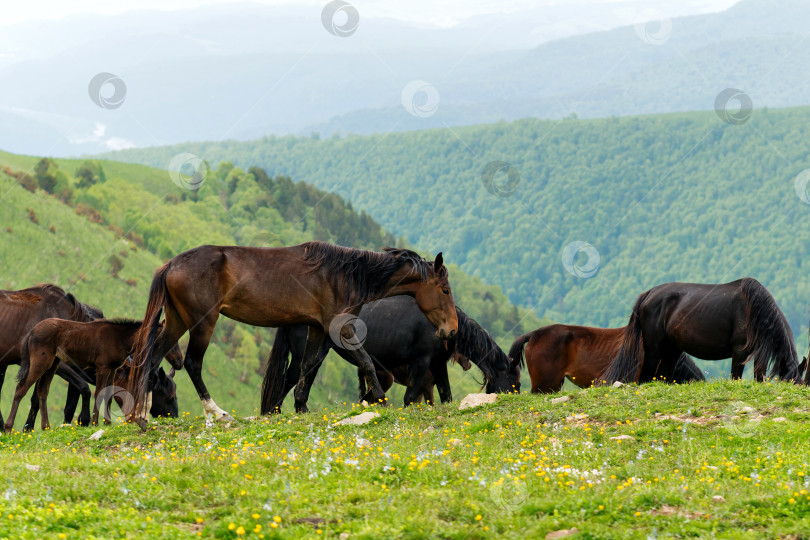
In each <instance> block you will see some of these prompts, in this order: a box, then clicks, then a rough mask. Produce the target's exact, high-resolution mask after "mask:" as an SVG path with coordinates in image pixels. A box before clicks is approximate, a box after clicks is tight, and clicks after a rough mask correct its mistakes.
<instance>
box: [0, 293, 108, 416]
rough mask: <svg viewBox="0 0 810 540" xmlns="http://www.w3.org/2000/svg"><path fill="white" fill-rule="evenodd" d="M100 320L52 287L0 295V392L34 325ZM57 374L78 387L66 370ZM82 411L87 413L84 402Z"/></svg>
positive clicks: (98, 313)
mask: <svg viewBox="0 0 810 540" xmlns="http://www.w3.org/2000/svg"><path fill="white" fill-rule="evenodd" d="M103 316H104V315H103V314H102V313H101V310H100V309H96V308H94V307H92V306H89V305H87V304H82V303H81V302H79V301H78V300H76V297H75V296H73V295H72V294H70V293H67V292H65V291H64V290H62V289H61V288H59V287H57V286H56V285H51V284H46V283H43V284H41V285H37V286H36V287H30V288H28V289H22V290H19V291H0V390H1V389H2V386H3V380H4V379H5V377H6V369H8V366H10V365H13V364H19V363H20V342H21V341H22V340H23V338H24V337H25V336H26V334H28V332H29V331H31V329H32V328H33V327H34V326H35V325H36V324H37V323H38V322H40V321H42V320H45V319H48V318H50V317H57V318H60V319H68V320H71V321H83V322H86V321H92V320H94V319H100V318H101V317H103ZM57 373H58V374H59V375H60V376H62V378H64V379H65V380H67V381H68V382H70V383H72V384H81V382H80V380H76V379H75V378H74V377H73V376H72V375H73V374H72V373H70V372H69V371H68V370H60V371H59V372H57ZM83 409H84V410H87V407H86V402H85V407H83ZM2 422H3V415H2V413H0V424H2Z"/></svg>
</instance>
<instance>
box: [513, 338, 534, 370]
mask: <svg viewBox="0 0 810 540" xmlns="http://www.w3.org/2000/svg"><path fill="white" fill-rule="evenodd" d="M534 332H535V331H532V332H529V333H528V334H523V335H522V336H520V337H518V338H515V341H513V342H512V346H511V347H510V348H509V362H510V363H511V364H512V365H513V366H514V365H519V366H520V367H521V369H522V368H523V367H524V366H525V365H526V359H525V358H524V356H523V349H524V347H525V346H526V343H528V342H529V340H530V339H532V336H533V335H534Z"/></svg>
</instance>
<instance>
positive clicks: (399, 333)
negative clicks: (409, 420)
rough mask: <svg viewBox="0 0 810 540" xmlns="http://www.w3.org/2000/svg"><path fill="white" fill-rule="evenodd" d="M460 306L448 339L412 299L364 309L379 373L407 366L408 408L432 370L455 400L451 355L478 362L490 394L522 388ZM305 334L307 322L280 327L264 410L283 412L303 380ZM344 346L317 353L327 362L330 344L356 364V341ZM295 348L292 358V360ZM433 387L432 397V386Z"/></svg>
mask: <svg viewBox="0 0 810 540" xmlns="http://www.w3.org/2000/svg"><path fill="white" fill-rule="evenodd" d="M455 309H456V318H457V319H458V333H457V334H456V335H455V337H454V338H452V339H451V340H449V341H446V342H445V341H443V340H441V339H438V338H437V337H436V336H435V332H434V331H433V327H432V325H431V324H430V321H428V320H427V318H425V316H424V315H423V314H422V313H421V312H420V311H419V308H418V307H417V306H416V303H415V302H414V300H413V299H412V298H408V297H393V298H386V299H383V300H378V301H376V302H371V303H368V304H366V305H365V306H363V308H362V309H361V310H360V314H359V319H360V321H362V323H363V324H364V325H365V327H366V329H367V331H366V338H365V342H364V343H363V347H364V348H365V349H366V351H367V352H368V353H369V354H370V355H371V357H372V359H373V361H374V362H375V364H376V368H377V373H378V374H379V373H380V372H381V371H382V372H385V373H388V374H389V377H390V380H391V382H393V380H394V378H395V377H394V376H395V375H397V373H398V374H400V375H405V373H402V371H401V370H402V369H403V368H408V371H407V372H406V373H407V375H406V378H400V379H399V381H397V382H400V381H402V382H401V384H405V385H406V386H407V389H406V391H405V406H408V405H410V404H411V403H413V402H415V401H416V400H417V398H418V396H419V395H420V394H422V395H425V392H424V388H425V383H424V376H425V374H426V373H427V371H428V370H429V371H430V372H431V374H432V376H433V377H434V378H435V383H436V387H437V388H438V390H439V396H440V398H441V400H442V403H446V402H448V401H452V399H453V396H452V393H451V391H450V382H449V379H448V377H447V361H448V360H449V359H450V358H451V357H452V356H455V357H457V358H466V359H469V360H470V361H472V362H473V363H475V364H476V365H478V367H479V368H480V369H481V371H482V372H483V373H484V379H485V384H486V387H487V391H488V392H490V393H494V392H514V391H518V392H519V391H520V365H516V364H512V363H510V362H509V359H508V358H507V357H506V355H505V354H504V352H503V351H502V350H501V348H500V347H498V344H497V343H495V340H493V339H492V337H490V335H489V334H487V332H486V331H485V330H484V329H483V328H481V327H480V326H479V325H478V323H477V322H475V321H474V320H473V319H472V318H471V317H469V316H467V314H466V313H464V312H463V311H462V310H461V309H459V308H458V307H456V308H455ZM355 324H356V323H355ZM306 335H307V327H306V326H305V325H299V326H294V327H283V328H279V330H278V332H277V333H276V339H275V341H274V343H273V349H272V350H271V351H270V358H269V359H268V361H267V366H266V368H265V376H264V382H263V383H262V402H261V412H262V414H266V413H268V412H278V411H279V410H280V408H281V403H282V401H283V400H284V397H285V396H286V395H287V392H289V391H290V389H291V388H292V387H293V385H294V384H295V383H296V381H297V380H298V379H299V378H300V371H301V367H300V366H301V358H302V357H303V350H304V346H305V339H306ZM345 345H347V344H346V343H345V342H344V343H342V344H341V343H335V342H333V341H332V340H331V339H329V338H327V339H326V340H324V344H323V345H322V347H321V350H320V351H319V353H318V363H317V366H318V367H319V366H320V364H321V362H323V359H324V358H325V357H326V353H327V352H328V351H329V349H330V348H332V349H334V350H335V352H336V353H337V354H338V355H340V356H341V357H343V358H344V359H346V360H347V361H349V362H350V363H352V364H355V362H354V358H353V357H352V356H351V354H349V353H350V347H351V346H353V345H352V344H351V343H350V344H348V345H349V348H347V347H345ZM290 352H292V361H289V362H288V356H289V353H290ZM288 363H289V366H288ZM355 365H356V364H355ZM395 370H396V371H395ZM316 374H317V367H316V369H315V370H313V371H312V372H310V373H309V375H308V376H307V378H306V381H307V385H312V383H313V381H314V379H315V375H316ZM389 377H386V378H387V379H388V378H389ZM390 386H391V384H390V383H388V387H389V388H390ZM430 389H431V390H430V396H431V399H432V394H433V392H432V384H431V386H430ZM364 394H365V385H364V382H363V378H362V377H361V378H360V396H361V399H362V397H363V395H364Z"/></svg>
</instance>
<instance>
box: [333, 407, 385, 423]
mask: <svg viewBox="0 0 810 540" xmlns="http://www.w3.org/2000/svg"><path fill="white" fill-rule="evenodd" d="M378 416H380V413H376V412H369V411H366V412H364V413H360V414H358V415H357V416H349V417H348V418H344V419H343V420H340V421H338V422H335V425H336V426H351V425H354V426H362V425H363V424H368V423H369V422H371V421H372V420H374V419H375V418H377V417H378Z"/></svg>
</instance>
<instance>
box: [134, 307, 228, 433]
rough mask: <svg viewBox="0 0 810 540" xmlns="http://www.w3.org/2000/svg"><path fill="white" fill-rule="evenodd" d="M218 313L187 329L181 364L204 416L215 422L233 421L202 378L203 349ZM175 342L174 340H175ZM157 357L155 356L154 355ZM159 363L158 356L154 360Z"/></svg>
mask: <svg viewBox="0 0 810 540" xmlns="http://www.w3.org/2000/svg"><path fill="white" fill-rule="evenodd" d="M217 316H218V314H216V313H215V314H214V316H213V317H212V318H210V319H206V320H202V321H200V322H199V323H198V324H197V326H195V327H194V328H192V329H191V330H189V340H188V348H186V359H185V362H184V364H183V366H184V367H185V369H186V371H187V372H188V376H189V378H190V379H191V383H192V384H193V385H194V389H195V390H197V395H198V396H200V401H202V405H203V410H204V411H205V417H206V418H208V417H209V416H212V417H213V418H214V420H216V421H217V422H233V417H232V416H231V415H230V414H228V413H227V412H225V411H224V410H223V409H221V408H220V407H219V406H218V405H217V404H216V403H215V402H214V400H213V399H211V395H210V394H209V393H208V388H206V386H205V383H204V382H203V380H202V364H203V358H204V356H205V351H206V350H207V349H208V344H209V343H210V341H211V334H213V332H214V325H215V324H216V317H217ZM175 342H176V340H175ZM156 358H157V357H156ZM156 362H158V363H160V358H158V359H157V360H156ZM148 412H149V409H146V410H145V411H143V412H142V413H141V414H143V416H144V418H145V416H146V414H147V413H148Z"/></svg>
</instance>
